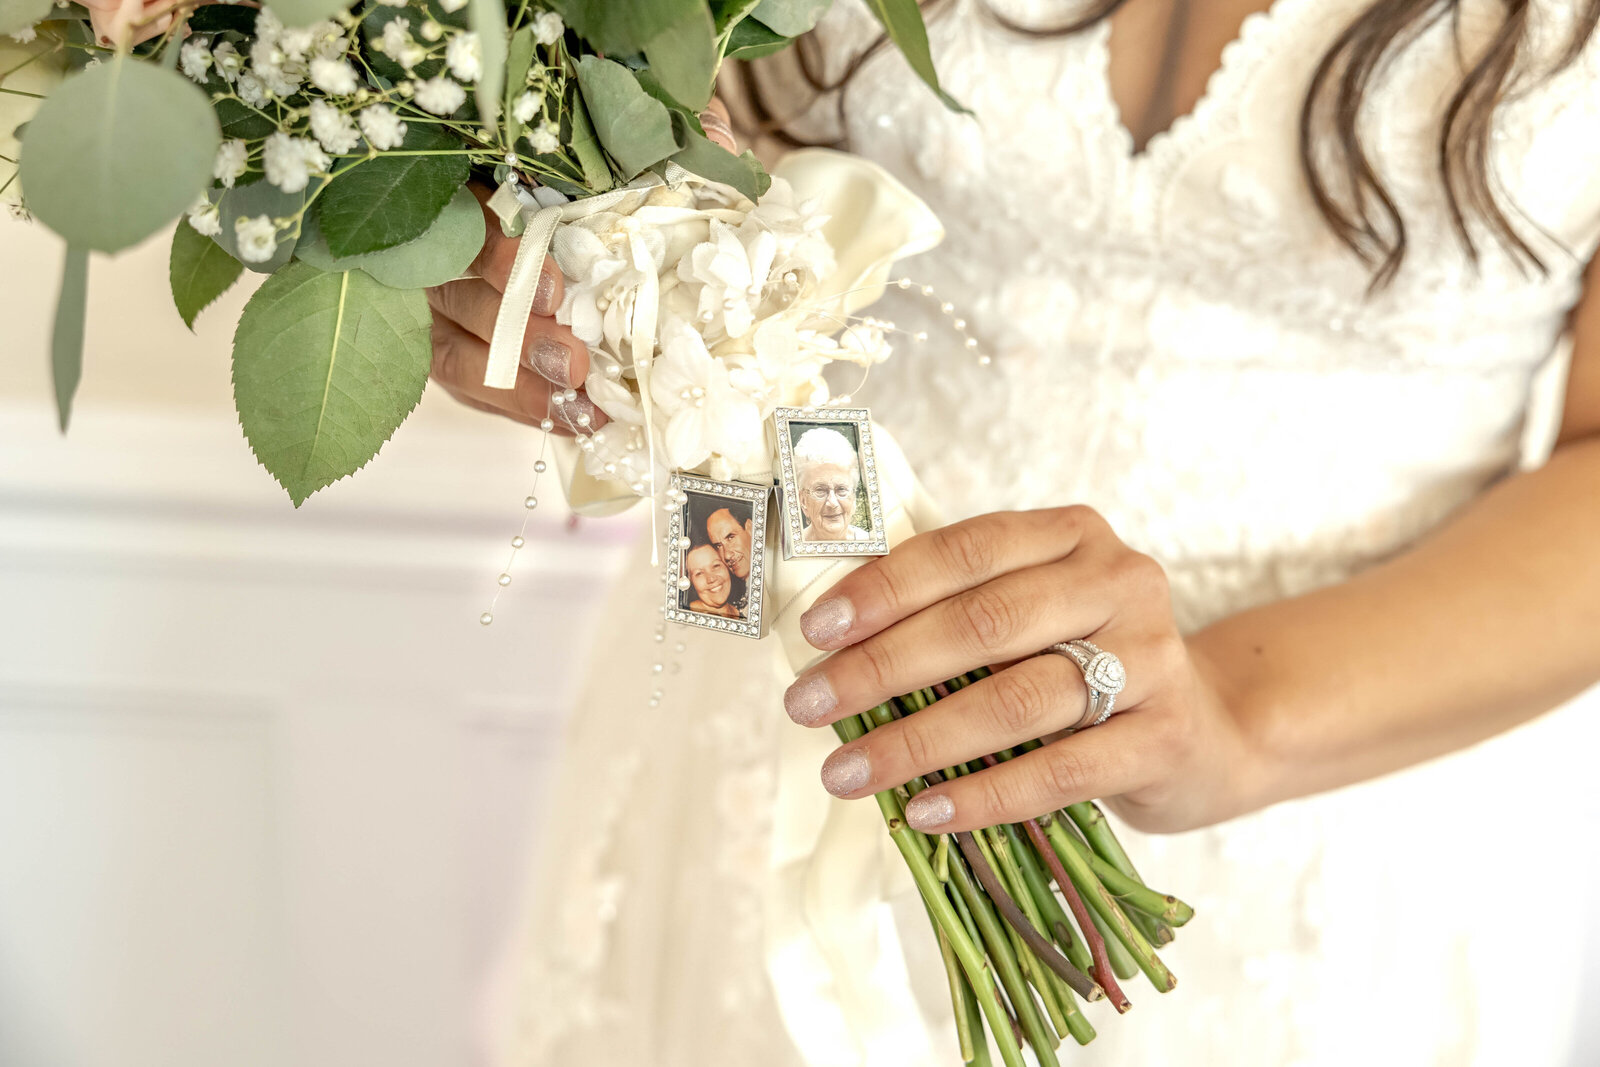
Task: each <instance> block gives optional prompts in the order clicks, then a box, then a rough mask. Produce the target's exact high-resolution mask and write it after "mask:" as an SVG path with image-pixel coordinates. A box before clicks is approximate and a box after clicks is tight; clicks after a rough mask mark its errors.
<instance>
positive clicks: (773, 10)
mask: <svg viewBox="0 0 1600 1067" xmlns="http://www.w3.org/2000/svg"><path fill="white" fill-rule="evenodd" d="M871 2H872V0H868V3H869V4H870V3H871ZM916 2H917V0H910V3H911V5H912V6H913V7H915V6H916ZM832 5H833V0H761V3H759V4H757V5H756V9H755V10H754V11H752V12H751V13H750V14H751V17H752V18H756V19H759V20H761V23H762V24H763V25H765V26H767V27H769V28H770V29H772V30H774V31H776V32H778V33H781V34H783V35H784V36H785V37H798V36H800V35H801V34H802V33H810V32H811V28H812V27H813V26H815V25H816V24H817V20H818V19H820V18H822V16H823V15H825V14H827V11H828V8H829V7H831V6H832ZM917 22H918V24H919V25H920V24H921V22H922V16H921V14H920V12H919V13H918V15H917Z"/></svg>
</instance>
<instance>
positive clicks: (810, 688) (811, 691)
mask: <svg viewBox="0 0 1600 1067" xmlns="http://www.w3.org/2000/svg"><path fill="white" fill-rule="evenodd" d="M838 703H839V698H838V697H836V696H834V693H833V686H831V685H829V684H828V676H827V675H825V674H823V673H822V672H821V671H813V672H812V673H811V674H808V675H806V676H805V677H804V678H801V679H799V680H798V681H796V682H795V683H794V684H793V685H791V686H790V687H789V689H788V691H787V692H786V693H784V694H783V710H784V711H787V712H788V713H789V718H791V719H793V720H794V721H795V722H797V723H799V724H800V725H801V726H810V725H811V724H812V723H814V722H816V721H818V720H819V719H821V718H822V717H823V716H824V715H826V714H828V712H830V711H832V710H833V709H834V708H835V707H836V706H838Z"/></svg>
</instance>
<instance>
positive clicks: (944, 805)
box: [906, 793, 956, 830]
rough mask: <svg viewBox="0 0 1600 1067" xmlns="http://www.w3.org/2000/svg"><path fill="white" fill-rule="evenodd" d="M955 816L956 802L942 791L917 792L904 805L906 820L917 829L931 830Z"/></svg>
mask: <svg viewBox="0 0 1600 1067" xmlns="http://www.w3.org/2000/svg"><path fill="white" fill-rule="evenodd" d="M955 817H956V802H955V801H953V800H951V799H950V798H949V797H947V796H945V795H944V794H943V793H918V794H917V795H916V796H914V797H912V798H911V802H910V803H909V804H907V805H906V822H908V823H910V824H911V825H912V826H913V827H915V828H916V829H918V830H932V829H933V828H934V827H936V826H943V825H944V824H945V823H947V822H949V821H950V820H951V819H953V818H955Z"/></svg>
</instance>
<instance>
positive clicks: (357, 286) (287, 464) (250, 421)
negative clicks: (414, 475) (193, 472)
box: [233, 262, 432, 507]
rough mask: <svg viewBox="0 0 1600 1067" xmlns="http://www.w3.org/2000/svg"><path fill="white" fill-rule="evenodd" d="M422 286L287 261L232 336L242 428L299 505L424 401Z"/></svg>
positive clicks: (359, 461)
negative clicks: (403, 285)
mask: <svg viewBox="0 0 1600 1067" xmlns="http://www.w3.org/2000/svg"><path fill="white" fill-rule="evenodd" d="M430 322H431V317H430V315H429V312H428V299H427V297H426V296H425V295H424V294H423V293H422V291H421V290H417V289H412V290H402V289H391V288H389V287H388V286H386V285H383V284H381V283H379V282H377V281H375V280H373V279H372V278H371V277H370V276H368V275H367V274H366V273H365V272H364V271H359V270H354V271H348V272H340V273H335V274H330V273H328V272H326V271H320V270H318V269H317V268H315V267H313V266H311V265H309V264H307V263H300V262H294V263H290V264H289V265H288V266H286V267H284V268H283V269H282V270H280V271H279V272H278V273H276V274H274V275H273V276H272V277H270V278H268V279H267V280H266V282H265V283H264V284H263V285H262V286H261V288H260V289H259V290H257V291H256V293H255V295H253V296H252V297H251V298H250V302H249V303H248V304H246V305H245V308H244V314H243V316H241V317H240V319H239V327H238V329H237V330H236V331H235V333H234V335H233V397H234V404H235V406H236V407H237V408H238V411H239V424H240V425H241V426H242V427H243V428H244V434H245V437H246V439H248V440H249V442H250V447H251V448H252V449H253V450H254V451H255V454H256V458H257V459H258V460H260V461H261V465H262V466H264V467H266V468H267V470H268V471H269V472H271V474H272V476H273V477H274V478H276V479H277V481H278V484H279V485H281V486H283V487H284V489H285V490H287V491H288V493H289V498H290V499H291V500H293V501H294V505H295V507H299V506H300V505H301V504H303V503H304V502H305V500H306V498H307V497H309V496H310V495H311V494H312V493H314V492H316V491H317V490H318V489H321V488H322V487H323V486H325V485H329V484H331V483H332V482H335V481H337V480H339V479H340V478H343V477H345V476H346V475H348V474H352V473H354V472H355V471H357V470H360V469H361V468H362V467H363V466H365V465H366V463H367V461H368V460H370V459H371V458H372V457H373V456H374V455H376V454H377V452H378V450H379V449H380V448H381V447H383V443H384V442H385V441H387V440H388V439H389V438H390V436H391V435H392V434H393V433H394V431H395V429H396V427H398V426H399V425H400V423H401V422H403V421H405V418H406V416H407V415H409V414H410V413H411V410H412V409H413V408H415V407H416V406H417V401H418V400H420V399H421V398H422V388H423V386H424V385H425V384H426V383H427V380H428V366H429V363H430V361H431V358H432V346H431V345H430V343H429V326H430Z"/></svg>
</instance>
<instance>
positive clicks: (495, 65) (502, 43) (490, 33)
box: [467, 0, 526, 129]
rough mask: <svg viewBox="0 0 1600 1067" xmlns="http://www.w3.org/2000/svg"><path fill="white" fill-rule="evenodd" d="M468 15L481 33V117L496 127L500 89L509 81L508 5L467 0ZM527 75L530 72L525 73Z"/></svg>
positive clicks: (479, 108) (476, 29) (479, 109)
mask: <svg viewBox="0 0 1600 1067" xmlns="http://www.w3.org/2000/svg"><path fill="white" fill-rule="evenodd" d="M467 18H468V23H469V25H471V27H472V32H473V33H476V34H477V35H478V48H479V50H480V51H481V53H482V55H481V59H482V62H481V63H480V67H481V69H480V71H479V74H478V121H479V122H481V123H483V125H485V126H488V127H490V128H491V129H492V128H493V127H494V124H495V123H496V122H498V121H499V120H500V93H501V91H502V90H503V89H504V87H505V83H506V8H505V4H504V3H502V2H501V0H467ZM524 76H526V74H524Z"/></svg>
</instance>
